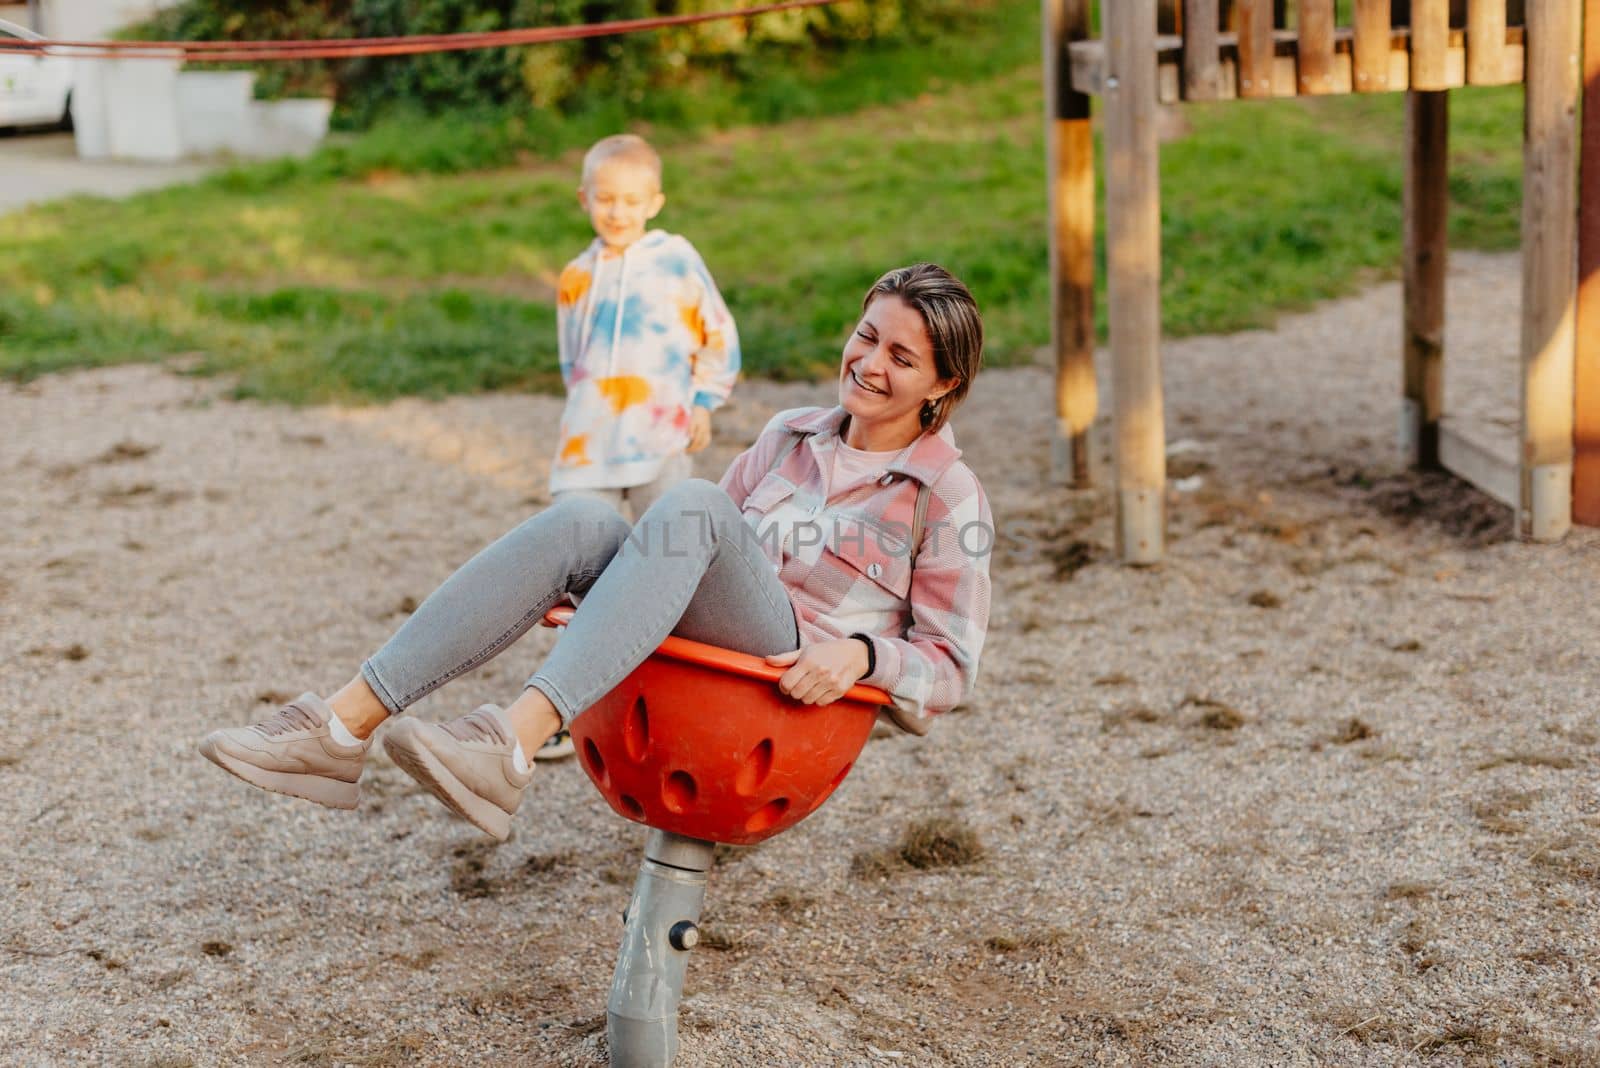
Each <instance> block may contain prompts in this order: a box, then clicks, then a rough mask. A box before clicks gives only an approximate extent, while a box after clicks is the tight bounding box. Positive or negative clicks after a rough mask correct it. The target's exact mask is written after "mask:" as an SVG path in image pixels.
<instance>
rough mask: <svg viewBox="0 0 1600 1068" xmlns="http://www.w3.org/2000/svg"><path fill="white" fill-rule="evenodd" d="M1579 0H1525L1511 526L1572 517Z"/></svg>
mask: <svg viewBox="0 0 1600 1068" xmlns="http://www.w3.org/2000/svg"><path fill="white" fill-rule="evenodd" d="M1578 4H1579V0H1528V3H1527V12H1528V74H1527V91H1526V95H1525V98H1524V101H1525V102H1524V116H1525V117H1524V130H1523V150H1522V175H1523V177H1522V376H1521V390H1520V400H1521V404H1520V409H1521V413H1520V414H1521V447H1522V454H1521V455H1522V477H1521V492H1520V495H1519V506H1518V513H1517V530H1518V533H1519V534H1521V535H1522V536H1523V537H1525V538H1531V539H1533V540H1535V541H1555V540H1557V539H1559V538H1561V537H1563V536H1564V535H1565V534H1566V532H1567V530H1568V528H1569V527H1570V526H1571V525H1572V437H1573V376H1574V367H1573V352H1574V337H1573V330H1574V325H1573V316H1574V310H1575V309H1574V304H1575V298H1576V295H1577V294H1576V289H1577V272H1576V270H1575V268H1576V262H1575V260H1576V257H1575V256H1574V255H1573V250H1574V247H1575V246H1576V243H1577V215H1578V205H1577V186H1576V183H1575V182H1574V180H1573V167H1574V163H1575V162H1576V154H1577V145H1576V141H1577V121H1576V120H1577V105H1578V71H1579V63H1578V42H1579V35H1578V14H1579V9H1578Z"/></svg>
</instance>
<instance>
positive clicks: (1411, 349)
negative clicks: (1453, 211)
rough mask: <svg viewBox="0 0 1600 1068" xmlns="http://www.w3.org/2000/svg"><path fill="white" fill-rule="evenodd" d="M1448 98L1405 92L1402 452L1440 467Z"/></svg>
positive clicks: (1417, 462)
mask: <svg viewBox="0 0 1600 1068" xmlns="http://www.w3.org/2000/svg"><path fill="white" fill-rule="evenodd" d="M1449 133H1450V94H1449V93H1448V92H1445V91H1439V92H1415V91H1407V93H1406V167H1405V193H1404V203H1405V222H1404V223H1403V225H1404V226H1405V355H1404V363H1405V375H1404V387H1403V391H1404V397H1403V399H1402V401H1401V414H1400V448H1401V452H1402V455H1404V456H1405V457H1406V459H1407V461H1409V462H1410V463H1411V464H1412V465H1414V466H1416V467H1438V466H1439V420H1440V418H1441V417H1442V416H1443V415H1444V280H1445V262H1446V259H1447V250H1448V247H1449V242H1448V230H1447V222H1448V215H1449V204H1450V190H1449V182H1448V176H1449V167H1448V159H1449Z"/></svg>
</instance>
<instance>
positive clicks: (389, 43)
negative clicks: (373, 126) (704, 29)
mask: <svg viewBox="0 0 1600 1068" xmlns="http://www.w3.org/2000/svg"><path fill="white" fill-rule="evenodd" d="M836 2H837V0H783V2H781V3H773V4H763V5H761V6H759V7H747V8H740V9H738V10H735V11H709V12H700V13H697V14H692V15H660V16H656V17H654V18H647V19H622V20H618V21H615V22H596V23H585V24H581V25H575V26H537V27H528V28H524V29H516V30H493V31H485V32H479V33H440V34H418V35H416V36H411V37H348V38H330V39H327V40H320V41H317V40H292V41H58V40H53V39H48V38H47V39H44V40H38V41H20V40H8V41H0V55H3V54H5V53H7V52H50V51H53V50H55V49H70V50H71V51H70V53H69V54H70V55H71V56H72V57H74V58H83V59H172V58H174V55H173V54H174V53H179V54H180V55H181V58H183V59H184V60H186V61H188V62H191V63H243V62H255V61H258V60H279V59H354V58H357V57H362V56H408V55H421V54H424V53H432V52H461V51H467V50H469V49H476V48H505V47H510V46H515V45H531V44H548V43H550V42H552V41H573V40H578V39H581V38H585V37H605V36H610V35H612V34H621V33H638V32H640V31H643V30H658V29H663V28H665V27H668V26H688V25H692V24H694V23H699V22H712V21H714V20H717V19H731V18H747V17H752V16H755V15H765V14H768V13H770V12H774V11H788V10H791V9H794V8H806V7H821V6H824V5H827V4H832V3H836Z"/></svg>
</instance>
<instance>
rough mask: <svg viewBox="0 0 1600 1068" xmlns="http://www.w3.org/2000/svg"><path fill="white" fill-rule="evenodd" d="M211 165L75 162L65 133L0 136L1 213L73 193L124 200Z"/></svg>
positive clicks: (197, 174)
mask: <svg viewBox="0 0 1600 1068" xmlns="http://www.w3.org/2000/svg"><path fill="white" fill-rule="evenodd" d="M215 169H216V164H214V163H199V162H183V163H122V162H116V161H112V160H103V161H89V160H81V159H79V158H78V156H77V153H76V151H75V149H74V147H73V143H72V135H71V134H69V133H47V134H14V135H9V136H0V174H3V175H5V181H4V182H0V213H4V212H7V211H15V210H16V209H18V208H21V207H25V206H27V205H29V204H36V203H38V202H40V201H43V200H54V199H55V198H57V197H63V196H70V195H71V194H73V193H90V194H93V195H95V196H103V197H125V196H131V195H132V194H134V193H138V192H142V191H144V190H146V189H159V188H161V187H162V186H167V185H177V184H179V183H181V182H191V181H193V180H195V179H196V178H199V177H201V176H203V175H205V174H207V173H209V172H210V171H212V170H215Z"/></svg>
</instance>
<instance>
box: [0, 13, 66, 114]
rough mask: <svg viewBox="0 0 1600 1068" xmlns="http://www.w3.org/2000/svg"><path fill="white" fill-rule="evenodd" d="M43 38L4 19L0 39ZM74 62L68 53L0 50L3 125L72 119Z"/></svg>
mask: <svg viewBox="0 0 1600 1068" xmlns="http://www.w3.org/2000/svg"><path fill="white" fill-rule="evenodd" d="M40 39H41V38H40V36H39V35H38V34H36V33H34V32H33V31H32V30H28V29H24V28H23V27H21V26H18V25H17V24H16V23H14V22H6V21H5V20H4V19H0V42H4V41H37V40H40ZM73 62H74V61H73V60H71V59H69V58H67V57H66V56H52V55H48V54H35V53H23V52H9V53H8V52H0V127H8V126H44V125H51V124H54V123H60V124H62V125H66V124H67V123H68V122H70V121H71V118H72V115H71V101H72V67H73Z"/></svg>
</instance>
